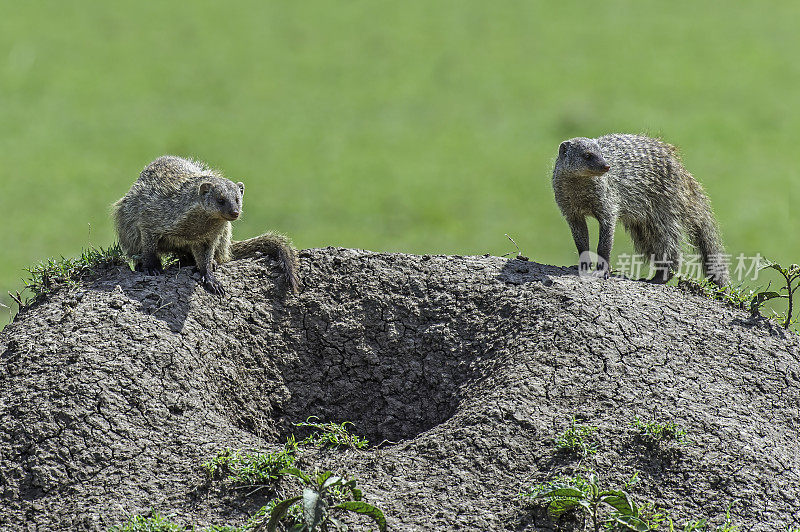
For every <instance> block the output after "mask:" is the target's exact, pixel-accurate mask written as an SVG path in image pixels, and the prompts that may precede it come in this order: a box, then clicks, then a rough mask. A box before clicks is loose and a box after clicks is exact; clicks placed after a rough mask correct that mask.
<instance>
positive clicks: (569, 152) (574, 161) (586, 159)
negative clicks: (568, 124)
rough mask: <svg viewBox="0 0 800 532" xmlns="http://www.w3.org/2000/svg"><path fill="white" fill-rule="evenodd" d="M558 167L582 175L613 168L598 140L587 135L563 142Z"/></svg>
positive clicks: (598, 173) (559, 152)
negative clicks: (586, 136)
mask: <svg viewBox="0 0 800 532" xmlns="http://www.w3.org/2000/svg"><path fill="white" fill-rule="evenodd" d="M556 167H557V168H559V167H560V170H561V171H565V172H567V173H569V174H571V175H576V176H581V177H595V176H598V175H603V174H605V173H606V172H608V171H609V170H610V169H611V167H610V166H609V165H608V162H606V160H605V158H604V157H603V154H602V153H601V152H600V145H598V144H597V141H595V140H593V139H587V138H585V137H576V138H574V139H569V140H565V141H564V142H562V143H561V146H559V147H558V159H557V160H556Z"/></svg>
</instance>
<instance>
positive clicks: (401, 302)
mask: <svg viewBox="0 0 800 532" xmlns="http://www.w3.org/2000/svg"><path fill="white" fill-rule="evenodd" d="M301 268H302V270H301V271H302V275H303V279H304V283H305V288H304V290H303V292H302V293H301V294H300V295H299V296H291V295H287V294H286V291H285V287H284V286H283V285H282V282H281V281H280V275H279V272H278V271H277V267H276V265H275V263H273V262H272V261H270V260H268V259H258V258H256V259H247V260H241V261H236V262H233V263H229V264H226V265H224V266H223V267H222V268H221V269H220V278H221V279H222V281H223V282H224V284H225V286H226V288H227V290H228V295H227V296H226V297H225V298H224V299H220V298H217V297H215V296H212V295H210V294H208V293H207V292H205V291H204V290H203V289H202V288H201V287H199V286H198V285H197V283H196V282H195V281H194V280H193V278H192V277H191V272H190V270H188V269H180V270H177V269H172V270H169V271H168V272H167V275H164V276H161V277H158V278H152V277H145V276H143V275H141V274H138V273H134V272H130V271H126V270H125V268H123V267H109V268H107V269H103V270H101V271H98V272H96V273H95V274H92V275H91V277H90V278H87V279H85V280H84V281H82V282H81V283H80V284H79V285H78V286H74V287H67V286H64V287H59V288H58V289H57V290H56V291H55V292H54V293H52V294H50V295H49V296H47V297H45V298H44V299H43V300H42V301H39V302H37V303H35V304H34V305H32V306H31V307H29V308H28V309H26V310H25V311H23V312H22V313H21V314H20V315H19V316H18V317H17V318H16V319H15V320H14V321H13V323H11V324H10V325H9V326H8V327H6V329H5V330H3V331H2V333H0V443H1V446H0V529H2V530H105V529H106V528H107V527H108V526H110V525H115V524H120V523H122V522H123V521H124V520H125V518H126V516H127V515H130V514H137V513H145V512H147V511H148V510H149V509H151V508H155V509H157V510H159V511H161V512H162V513H164V514H171V515H173V516H174V517H173V519H174V520H175V521H177V522H180V523H184V524H190V523H194V524H196V525H210V524H223V523H230V524H241V523H242V522H244V520H245V517H246V515H247V514H248V512H252V511H254V510H255V509H256V508H258V507H259V505H260V504H262V503H263V500H264V497H261V498H260V499H259V497H260V496H259V495H256V496H250V497H247V496H246V494H245V493H232V492H231V491H230V490H224V489H222V488H219V487H217V486H208V485H207V484H204V479H203V474H202V472H201V471H200V469H199V468H198V465H199V464H200V463H201V462H202V461H204V460H207V459H208V458H210V457H212V456H213V455H215V454H216V452H217V451H219V450H221V449H222V448H223V447H225V446H231V447H237V448H248V449H259V450H265V451H266V450H275V449H277V448H278V447H279V446H280V444H281V443H282V442H283V441H284V438H285V437H286V435H287V434H289V433H290V432H291V431H292V428H293V426H292V423H293V422H296V421H300V420H304V419H306V418H307V417H308V416H310V415H316V416H319V417H320V418H321V419H322V420H325V421H328V420H330V421H344V420H349V421H352V422H353V423H354V424H355V432H357V433H360V434H362V435H364V436H366V437H367V438H369V440H370V441H371V442H373V443H378V442H382V441H384V440H387V441H388V443H384V444H383V445H381V446H380V447H376V446H373V447H372V448H371V449H369V450H366V451H355V450H353V451H344V452H311V453H310V454H309V455H308V457H306V458H305V459H304V460H306V464H305V465H306V466H307V467H309V468H311V469H313V467H314V466H318V467H320V468H336V470H337V471H339V472H342V473H347V474H350V475H354V476H356V477H357V478H358V479H359V481H360V484H361V485H362V486H363V488H364V493H365V496H366V499H367V501H368V502H371V503H373V504H376V505H378V506H380V507H381V508H382V509H383V510H384V512H385V513H386V515H387V518H388V521H389V526H390V528H391V529H392V530H402V531H422V530H552V529H553V527H552V525H551V524H550V522H549V521H548V520H547V517H546V515H545V514H544V512H543V511H542V510H541V509H540V508H538V507H534V506H531V505H530V504H529V503H527V502H525V501H523V500H521V499H520V498H519V497H518V493H519V492H520V491H521V490H523V489H524V488H525V487H527V486H529V485H530V484H531V482H534V481H543V480H546V479H548V478H550V477H552V476H553V475H555V474H556V473H558V472H562V471H571V470H572V469H571V468H573V467H574V466H575V465H576V461H575V460H574V459H571V458H569V457H568V456H563V455H560V454H558V453H556V451H555V450H554V446H553V439H554V438H555V437H556V435H557V434H558V433H560V432H562V431H563V430H564V429H565V428H567V426H568V423H569V420H570V418H571V417H572V416H573V415H577V416H578V417H579V418H580V419H582V420H585V422H586V423H589V424H592V425H595V426H597V427H598V428H599V431H598V435H599V443H598V448H599V452H598V454H597V455H596V457H595V458H594V459H590V460H589V461H588V462H587V463H588V465H592V466H593V467H594V468H595V469H596V470H597V471H598V472H599V474H600V475H601V476H602V477H603V478H606V479H609V480H610V481H613V482H621V481H622V480H625V479H627V478H629V477H630V476H631V475H632V474H633V472H634V471H640V472H641V473H640V475H639V476H640V479H641V481H640V483H639V485H638V486H637V487H636V488H635V489H634V490H633V492H634V494H635V495H636V496H637V498H638V500H640V501H641V500H642V499H650V500H652V501H654V502H656V503H657V504H660V505H663V506H666V507H669V508H672V509H673V515H675V516H676V517H677V518H678V519H679V520H680V519H687V518H690V517H693V518H699V517H703V516H711V517H713V518H714V519H712V522H716V523H719V522H720V517H721V516H724V512H725V508H726V507H727V505H728V504H730V503H734V505H733V508H732V510H731V514H732V516H733V518H734V520H735V521H736V522H737V523H738V524H740V525H741V526H742V530H748V531H765V532H766V531H775V530H784V529H785V528H786V527H787V526H788V525H791V526H800V502H798V501H800V450H798V440H799V439H800V438H799V434H800V433H799V432H798V430H799V427H800V341H798V337H797V336H796V335H793V334H791V333H788V334H787V333H785V332H784V331H782V330H780V329H779V328H777V327H775V326H773V325H770V324H769V323H765V322H763V321H756V322H754V321H751V320H750V319H749V317H748V315H747V314H746V313H744V312H741V311H737V310H733V309H730V308H726V307H724V306H722V305H721V304H719V303H716V302H714V301H710V300H707V299H703V298H700V297H697V296H693V295H689V294H685V293H683V292H680V291H679V290H677V289H675V288H671V287H663V286H652V285H648V284H645V283H639V282H633V281H627V280H623V279H610V280H608V281H605V282H583V281H581V280H580V279H579V278H578V277H577V276H576V275H575V270H574V269H568V268H557V267H553V266H545V265H540V264H536V263H533V262H522V261H519V260H516V259H510V260H506V259H502V258H498V257H460V256H413V255H404V254H378V253H370V252H366V251H357V250H349V249H336V248H327V249H313V250H307V251H304V252H302V253H301ZM636 416H639V417H641V418H653V417H656V418H660V419H666V418H671V419H673V420H675V421H677V422H678V423H679V424H681V425H683V426H684V427H685V428H686V429H687V430H688V433H689V439H690V440H692V442H694V443H693V444H692V445H687V446H683V447H680V448H676V449H672V450H671V451H670V452H669V453H663V452H657V451H655V450H653V449H649V448H646V447H644V446H641V445H638V444H637V443H636V440H635V439H634V438H633V436H632V429H631V428H630V427H629V422H630V421H631V420H632V419H633V418H635V417H636ZM585 462H586V461H585ZM565 529H567V530H569V529H570V527H569V525H567V526H566V528H565Z"/></svg>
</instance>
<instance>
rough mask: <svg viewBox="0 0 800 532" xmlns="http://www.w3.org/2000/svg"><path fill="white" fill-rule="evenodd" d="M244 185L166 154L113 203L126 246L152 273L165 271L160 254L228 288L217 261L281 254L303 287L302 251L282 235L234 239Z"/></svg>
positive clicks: (216, 287) (290, 276) (294, 284)
mask: <svg viewBox="0 0 800 532" xmlns="http://www.w3.org/2000/svg"><path fill="white" fill-rule="evenodd" d="M243 194H244V184H243V183H241V182H239V183H234V182H233V181H231V180H229V179H226V178H225V177H223V176H222V175H221V174H220V173H219V172H217V171H215V170H212V169H211V168H209V167H208V166H206V165H205V164H204V163H202V162H199V161H193V160H189V159H184V158H181V157H175V156H172V155H164V156H162V157H159V158H158V159H156V160H155V161H153V162H152V163H150V164H149V165H147V167H145V169H144V170H142V173H141V174H140V175H139V179H137V180H136V182H135V183H134V184H133V186H132V187H131V189H130V190H129V191H128V193H127V194H125V196H123V197H122V198H121V199H120V200H118V201H117V202H116V203H114V205H113V206H112V210H113V216H114V222H115V225H116V229H117V235H118V237H119V243H120V246H121V247H122V250H123V251H124V252H125V254H126V255H128V257H130V258H131V259H132V260H134V261H135V263H136V270H137V271H140V272H144V273H146V274H148V275H159V274H161V273H162V272H163V270H162V265H161V255H163V254H167V253H171V254H173V255H175V256H176V257H177V258H178V259H179V260H180V261H181V262H182V263H191V262H194V265H195V266H196V268H197V270H198V272H199V273H200V275H201V281H202V283H203V285H204V286H205V288H206V289H207V290H208V291H210V292H212V293H214V294H218V295H223V294H224V293H225V289H224V288H223V286H222V284H221V283H220V282H219V281H218V280H217V279H216V277H215V276H214V270H215V269H216V266H217V265H218V264H221V263H223V262H227V261H229V260H231V259H232V258H234V259H235V258H241V257H244V256H247V255H252V254H254V253H255V252H263V253H266V254H269V255H272V256H274V257H276V258H277V259H278V260H279V262H280V263H281V265H282V267H283V270H284V273H285V275H286V279H287V282H288V284H289V287H290V288H291V290H292V291H293V292H295V293H296V292H297V291H298V285H299V280H298V275H297V269H298V267H297V254H296V252H295V250H294V248H293V247H292V246H291V243H290V242H289V240H288V239H287V238H286V237H285V236H283V235H280V234H277V233H266V234H264V235H261V236H258V237H255V238H251V239H249V240H244V241H242V242H232V241H231V221H233V220H236V219H237V218H239V216H240V215H241V213H242V195H243Z"/></svg>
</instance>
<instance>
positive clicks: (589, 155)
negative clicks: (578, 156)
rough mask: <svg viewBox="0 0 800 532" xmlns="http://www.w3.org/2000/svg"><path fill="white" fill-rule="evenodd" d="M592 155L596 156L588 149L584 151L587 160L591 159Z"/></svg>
mask: <svg viewBox="0 0 800 532" xmlns="http://www.w3.org/2000/svg"><path fill="white" fill-rule="evenodd" d="M592 157H594V155H593V154H592V152H588V151H587V152H584V153H583V158H584V159H586V160H587V161H588V160H590V159H591V158H592Z"/></svg>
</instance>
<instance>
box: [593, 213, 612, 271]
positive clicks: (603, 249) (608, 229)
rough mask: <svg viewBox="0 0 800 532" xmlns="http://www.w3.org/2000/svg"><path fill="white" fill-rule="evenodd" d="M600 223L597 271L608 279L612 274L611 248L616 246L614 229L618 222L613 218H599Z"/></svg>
mask: <svg viewBox="0 0 800 532" xmlns="http://www.w3.org/2000/svg"><path fill="white" fill-rule="evenodd" d="M598 220H599V221H600V239H599V240H598V242H597V255H598V256H599V257H600V258H599V259H598V260H597V270H598V271H601V272H603V277H605V278H608V276H609V273H610V272H611V248H612V247H613V246H614V228H615V227H616V225H617V223H616V222H617V220H616V218H614V217H611V218H598Z"/></svg>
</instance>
